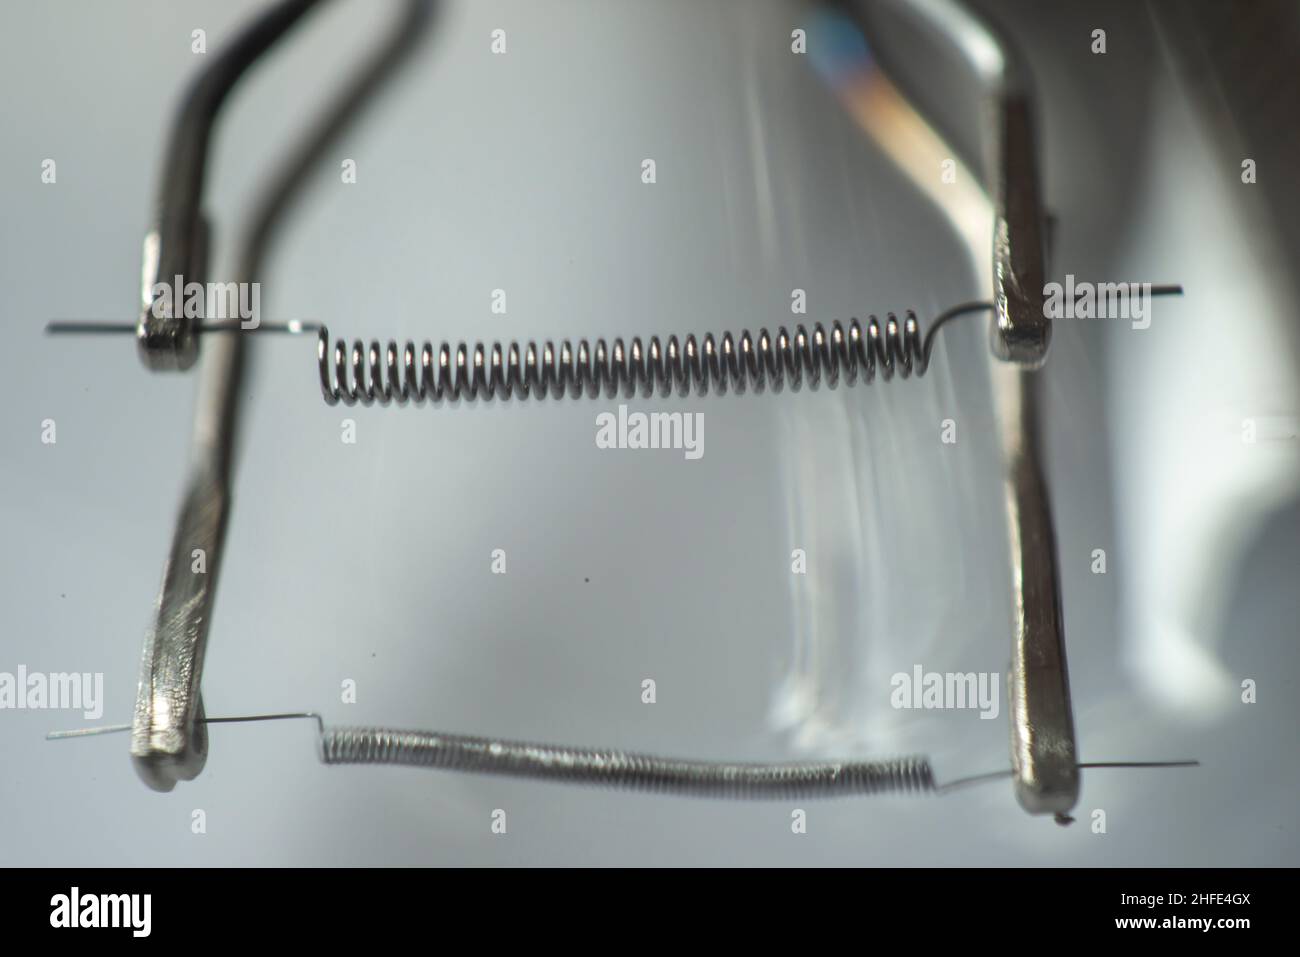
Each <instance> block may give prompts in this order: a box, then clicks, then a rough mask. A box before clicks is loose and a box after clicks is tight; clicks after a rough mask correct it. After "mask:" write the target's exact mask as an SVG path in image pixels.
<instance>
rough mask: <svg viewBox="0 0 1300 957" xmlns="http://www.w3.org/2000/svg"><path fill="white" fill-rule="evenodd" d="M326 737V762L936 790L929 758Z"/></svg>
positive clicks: (834, 790)
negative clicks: (747, 755)
mask: <svg viewBox="0 0 1300 957" xmlns="http://www.w3.org/2000/svg"><path fill="white" fill-rule="evenodd" d="M320 742H321V760H322V761H323V762H324V763H325V764H398V765H408V766H413V767H425V768H442V769H446V770H452V771H471V772H479V773H485V774H503V775H510V776H514V777H527V778H542V779H548V780H554V781H568V782H573V783H581V784H593V785H599V786H605V787H612V788H620V789H627V790H636V791H648V792H652V793H659V794H677V795H683V796H689V797H722V798H733V799H734V798H746V799H754V800H761V799H779V798H814V797H845V796H849V795H862V794H881V793H886V792H894V791H896V792H932V791H935V790H936V788H935V783H934V775H933V773H932V772H931V769H930V764H929V762H928V761H926V760H925V759H924V758H899V759H896V760H890V761H835V762H820V763H799V764H721V763H713V762H707V761H686V760H680V759H676V758H661V757H654V756H651V755H646V754H636V753H631V752H624V751H591V750H585V749H573V748H565V747H557V746H553V745H546V744H526V743H523V742H518V741H498V740H492V739H488V738H475V737H468V736H465V735H448V734H438V733H436V732H431V731H394V730H389V729H385V728H329V729H323V730H322V732H321V737H320Z"/></svg>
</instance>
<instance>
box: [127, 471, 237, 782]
mask: <svg viewBox="0 0 1300 957" xmlns="http://www.w3.org/2000/svg"><path fill="white" fill-rule="evenodd" d="M229 511H230V495H229V489H228V486H227V483H226V480H225V477H224V476H221V475H219V474H217V471H216V470H215V469H214V468H213V467H212V466H211V465H210V464H209V463H206V462H204V463H200V464H199V465H198V466H197V467H196V468H195V469H194V470H193V472H192V473H191V477H190V480H189V483H188V485H187V488H186V491H185V498H184V500H183V501H182V504H181V513H180V517H179V518H178V520H177V523H176V534H175V537H174V538H173V540H172V546H171V551H170V553H169V555H168V558H167V565H166V567H165V568H164V570H163V583H162V590H161V592H160V593H159V596H158V605H157V608H156V613H155V618H154V623H153V627H152V628H151V629H150V631H149V634H148V636H147V637H146V639H145V644H144V653H143V656H142V661H141V665H140V685H139V688H138V690H137V692H136V702H135V717H134V722H133V725H132V730H131V760H132V763H133V764H134V765H135V769H136V772H137V773H138V774H139V775H140V777H141V778H142V779H143V780H144V781H145V783H146V784H148V785H149V786H150V787H151V788H153V789H154V790H155V791H170V790H171V789H172V788H173V787H175V786H176V783H177V782H178V781H188V780H190V779H192V778H194V777H195V776H197V775H198V773H199V772H200V771H202V770H203V765H204V763H205V762H206V761H207V752H208V748H207V726H206V725H205V724H204V723H203V720H202V719H203V717H204V712H203V699H202V697H201V696H200V693H199V683H200V680H201V678H202V675H203V653H204V650H205V648H206V646H207V642H208V629H209V627H210V625H211V621H212V606H213V598H214V595H215V592H216V577H217V570H218V566H219V564H220V556H221V545H222V539H223V537H224V535H225V528H226V519H227V516H228V514H229Z"/></svg>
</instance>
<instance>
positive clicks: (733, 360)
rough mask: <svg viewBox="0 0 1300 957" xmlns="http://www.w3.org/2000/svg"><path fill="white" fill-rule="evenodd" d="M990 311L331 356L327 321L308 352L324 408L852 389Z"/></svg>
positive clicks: (891, 371)
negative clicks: (956, 322) (953, 322)
mask: <svg viewBox="0 0 1300 957" xmlns="http://www.w3.org/2000/svg"><path fill="white" fill-rule="evenodd" d="M991 308H992V305H991V304H990V303H966V304H963V305H961V306H956V307H954V308H952V309H949V310H948V311H947V312H945V313H942V314H940V315H939V316H938V317H936V318H935V320H934V322H933V323H932V324H931V327H930V331H929V332H928V333H927V334H926V336H925V338H924V339H922V337H921V328H920V324H919V323H918V322H917V319H916V314H915V313H914V312H912V311H911V310H908V311H907V313H906V315H905V318H904V319H903V321H902V323H901V324H900V323H899V320H898V318H897V317H896V316H895V315H894V314H893V313H892V312H891V313H888V314H887V316H886V319H885V324H884V327H883V329H882V327H881V324H880V322H879V320H878V319H876V317H875V316H871V317H870V318H869V319H868V320H867V324H866V326H865V327H864V326H863V325H862V324H861V323H860V322H858V320H857V319H853V320H850V322H849V324H848V327H847V329H846V328H845V327H844V326H843V325H841V324H840V323H839V322H835V323H832V325H831V329H830V332H829V333H827V332H826V330H825V328H824V327H823V326H822V324H821V323H817V324H816V325H815V326H814V327H813V331H812V334H811V335H810V334H809V333H808V331H807V329H806V328H805V327H804V326H802V325H800V326H797V327H796V328H795V331H794V335H793V336H792V335H790V333H789V332H787V331H786V329H785V328H784V327H781V328H780V329H778V330H777V334H776V336H775V337H773V336H771V335H769V334H768V331H767V330H766V329H760V330H759V333H758V335H757V336H756V337H755V336H753V335H751V334H750V332H749V330H747V329H746V330H742V331H741V333H740V336H739V338H734V337H733V336H732V334H731V333H729V332H728V333H724V334H723V336H722V339H721V341H720V343H719V341H717V340H715V339H714V337H713V335H712V334H708V335H705V336H704V338H703V339H702V340H700V341H699V342H697V341H696V338H695V336H693V335H688V336H687V337H686V339H685V342H684V343H681V342H679V341H678V339H677V337H676V336H670V337H669V338H668V340H667V343H666V344H661V343H660V341H659V337H658V336H653V337H651V338H650V340H649V346H648V348H647V347H643V346H642V343H641V339H640V338H639V337H638V338H635V339H633V340H632V344H631V347H630V348H627V347H625V346H624V344H623V340H622V339H615V340H614V344H613V347H612V349H611V348H609V347H608V346H607V345H606V343H605V340H604V339H598V340H597V341H596V344H595V347H594V348H593V347H592V345H591V343H590V342H589V341H588V340H587V339H579V340H578V345H577V349H576V350H575V349H574V347H573V344H572V342H571V341H570V340H568V339H565V340H564V341H562V342H561V343H560V347H559V349H556V348H555V345H554V343H552V342H550V341H547V343H546V344H545V346H543V347H542V348H541V349H538V347H537V343H536V342H529V343H528V344H527V346H525V347H522V348H521V346H520V344H519V343H518V342H517V341H512V342H511V343H510V344H509V346H507V347H504V348H503V347H502V344H501V343H500V342H494V343H493V344H492V345H491V347H488V346H487V345H486V344H485V343H483V342H478V343H476V344H475V345H474V347H473V348H472V349H471V348H470V347H469V346H468V345H467V344H466V343H463V342H462V343H460V344H459V345H458V346H456V347H455V348H454V349H453V347H452V345H451V343H450V342H447V341H443V342H442V343H441V345H440V346H439V347H438V349H437V350H436V353H435V350H434V346H433V343H432V342H429V341H425V342H424V344H423V345H422V346H421V348H420V349H419V352H418V358H417V352H416V348H415V343H414V342H412V341H410V340H407V342H406V345H405V347H404V348H403V349H402V351H401V353H400V354H399V352H398V349H397V343H396V342H394V341H392V340H389V342H388V347H387V348H386V349H382V350H381V349H380V345H379V341H378V340H372V341H371V343H370V348H369V349H366V348H365V346H364V344H363V343H362V341H361V340H360V339H357V340H355V341H354V343H353V345H352V349H351V351H350V352H349V350H348V348H347V342H346V341H345V340H343V339H339V340H338V341H337V342H336V343H335V345H334V350H333V361H332V362H331V356H330V340H329V329H328V328H326V327H325V326H322V327H321V328H320V333H319V341H318V345H317V350H316V351H317V360H318V362H319V365H320V385H321V393H322V395H324V397H325V401H326V403H328V404H329V405H335V404H337V403H338V402H339V401H340V400H341V401H342V402H343V403H344V404H346V405H355V404H356V403H358V402H360V403H362V404H363V405H372V404H373V403H375V402H379V403H380V404H381V405H388V404H389V403H390V402H393V401H396V402H397V403H399V404H405V403H406V402H410V401H413V402H416V403H417V404H418V403H422V402H425V401H426V400H432V401H433V402H435V403H438V402H442V401H443V400H450V401H453V402H455V401H458V400H460V399H466V400H469V401H473V400H475V399H480V398H481V399H503V400H505V399H513V398H516V397H518V398H521V399H528V398H547V397H554V398H562V397H564V396H566V395H567V396H571V397H573V398H578V397H580V396H587V397H589V398H596V397H597V396H601V395H603V396H605V397H606V398H611V399H612V398H614V397H615V396H618V395H620V394H621V395H623V396H624V397H626V398H632V397H633V396H635V395H636V394H637V393H638V391H639V392H640V394H641V396H642V397H644V398H649V397H651V396H652V395H654V394H655V393H656V392H657V393H658V394H659V395H660V396H664V397H666V396H668V395H670V394H672V393H673V392H674V391H676V392H677V394H678V395H680V396H687V395H690V394H691V393H692V392H694V393H695V394H697V395H700V396H704V395H708V394H709V393H710V392H713V393H715V394H717V395H724V394H725V393H726V392H727V390H728V389H729V388H730V389H733V390H734V391H736V392H737V393H743V392H745V390H746V389H750V388H752V389H753V390H754V391H755V392H762V391H763V390H764V389H766V388H771V389H772V391H774V392H780V391H781V390H782V389H783V388H784V387H785V386H786V385H789V387H790V389H791V391H795V392H797V391H798V390H799V389H800V388H801V387H802V385H803V383H804V380H805V379H807V381H808V382H809V384H810V387H811V388H814V389H815V388H817V387H818V386H819V385H820V384H821V383H822V382H823V381H825V382H826V383H827V385H828V386H829V387H830V388H834V387H835V386H836V385H837V384H838V383H839V382H840V379H841V378H843V379H844V381H845V382H846V383H847V384H849V385H852V384H854V383H855V382H857V381H858V380H859V379H862V380H863V381H865V382H868V383H869V382H871V381H872V380H873V379H874V378H875V377H876V375H877V373H879V374H880V376H881V378H882V379H884V380H886V381H888V380H890V379H892V378H893V377H894V376H895V375H898V376H899V377H900V378H904V379H906V378H908V377H909V376H913V375H915V376H920V375H922V374H924V372H925V370H926V368H927V367H928V366H929V364H930V351H931V349H932V347H933V344H934V335H935V333H936V332H938V330H939V328H940V327H941V326H942V325H943V324H944V323H945V322H947V321H948V320H949V319H952V318H955V317H957V316H959V315H965V314H968V313H973V312H982V311H985V310H988V309H991ZM435 354H436V360H435ZM331 365H332V366H333V369H334V377H333V380H331V376H330V368H331ZM349 369H351V378H350V379H349ZM349 382H350V383H351V384H349Z"/></svg>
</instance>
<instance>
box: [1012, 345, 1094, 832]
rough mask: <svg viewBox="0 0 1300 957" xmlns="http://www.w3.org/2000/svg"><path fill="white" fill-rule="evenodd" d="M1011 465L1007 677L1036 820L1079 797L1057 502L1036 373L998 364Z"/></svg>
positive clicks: (1020, 762) (1024, 798)
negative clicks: (1042, 434) (1042, 444)
mask: <svg viewBox="0 0 1300 957" xmlns="http://www.w3.org/2000/svg"><path fill="white" fill-rule="evenodd" d="M994 366H995V370H994V375H995V377H996V378H997V383H996V384H997V386H998V391H999V403H1000V405H1001V406H1002V408H1001V410H1000V411H1001V413H1002V415H1001V419H1002V426H1001V428H1002V439H1003V453H1004V457H1005V460H1006V485H1005V488H1006V516H1007V537H1008V540H1009V543H1010V546H1011V574H1012V585H1013V588H1012V593H1013V603H1012V616H1013V621H1012V653H1011V668H1010V671H1009V673H1008V675H1007V686H1008V687H1007V700H1008V702H1009V704H1010V709H1011V714H1010V718H1011V767H1012V777H1013V781H1014V784H1015V791H1016V799H1017V800H1018V801H1019V802H1020V805H1021V807H1023V808H1024V809H1025V810H1026V811H1029V812H1030V813H1031V814H1058V815H1064V814H1066V813H1067V812H1068V811H1069V810H1070V809H1071V808H1072V807H1074V805H1075V802H1076V801H1078V798H1079V769H1078V756H1077V755H1076V753H1075V739H1074V715H1073V711H1072V709H1071V704H1070V680H1069V674H1068V671H1067V669H1066V660H1065V632H1064V628H1063V626H1062V621H1061V599H1060V593H1061V591H1060V581H1059V575H1058V573H1057V556H1056V536H1055V533H1054V532H1053V529H1052V509H1051V502H1050V500H1049V498H1048V494H1047V483H1046V480H1045V478H1044V475H1043V467H1042V462H1041V453H1040V448H1039V442H1038V429H1037V405H1038V403H1037V396H1036V394H1035V393H1036V386H1037V379H1038V373H1035V372H1030V371H1025V370H1021V369H1019V368H1017V367H1016V366H1013V365H1009V364H1003V363H996V362H995V363H994Z"/></svg>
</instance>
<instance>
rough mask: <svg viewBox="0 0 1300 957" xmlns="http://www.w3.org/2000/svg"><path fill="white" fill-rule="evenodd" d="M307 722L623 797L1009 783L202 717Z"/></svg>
mask: <svg viewBox="0 0 1300 957" xmlns="http://www.w3.org/2000/svg"><path fill="white" fill-rule="evenodd" d="M287 719H309V720H313V721H315V722H316V732H317V744H318V754H319V756H320V759H321V762H322V763H324V764H327V765H342V764H379V765H401V766H405V767H420V768H434V769H440V770H446V771H462V772H469V773H478V774H497V775H503V776H507V777H519V778H530V779H535V780H550V781H563V782H568V783H575V784H584V785H595V786H602V787H608V788H618V789H621V790H632V791H646V792H650V793H654V794H669V795H675V796H683V797H704V798H728V799H732V800H737V799H740V800H782V799H794V798H834V797H851V796H866V795H873V794H885V793H891V792H893V793H903V794H923V793H932V794H947V793H949V792H951V791H954V790H958V789H960V788H964V787H969V786H971V785H974V784H981V783H987V782H991V781H996V780H1001V779H1003V778H1009V777H1011V775H1012V773H1013V772H1012V771H1011V770H1009V769H1008V770H1000V771H991V772H988V773H987V774H977V775H972V776H970V777H965V778H957V779H955V780H953V781H949V782H947V783H944V784H940V783H938V782H936V781H935V779H934V771H933V769H932V768H931V766H930V762H929V760H928V759H927V758H924V757H920V756H912V757H902V758H894V759H890V760H883V761H810V762H788V763H762V762H745V763H733V762H718V761H699V760H692V759H685V758H669V757H661V756H657V755H651V754H641V753H638V752H634V751H619V750H597V749H591V748H572V747H566V746H562V745H551V744H536V743H529V742H524V741H506V740H500V739H495V738H482V737H473V736H470V735H463V734H443V733H441V732H437V731H401V730H395V729H390V728H365V727H349V726H341V727H333V728H330V727H326V725H325V722H324V719H323V718H322V717H321V716H320V714H318V713H317V712H315V711H288V712H278V713H273V714H255V715H238V716H234V717H223V718H203V719H201V721H202V722H203V723H205V724H234V723H245V722H256V721H283V720H287ZM129 730H131V725H129V724H119V725H105V726H102V727H95V728H81V729H78V730H74V731H51V732H50V733H49V734H47V735H46V738H47V739H48V740H59V739H66V738H80V737H89V736H91V735H99V734H113V733H116V732H120V731H129ZM1199 763H1200V762H1198V761H1120V762H1102V763H1089V764H1080V765H1078V767H1080V768H1156V767H1195V766H1198V765H1199Z"/></svg>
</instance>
